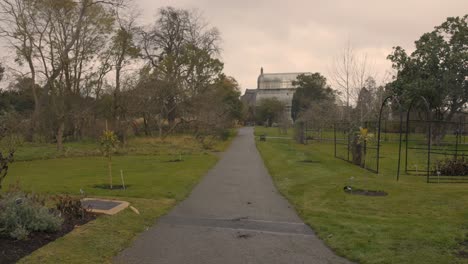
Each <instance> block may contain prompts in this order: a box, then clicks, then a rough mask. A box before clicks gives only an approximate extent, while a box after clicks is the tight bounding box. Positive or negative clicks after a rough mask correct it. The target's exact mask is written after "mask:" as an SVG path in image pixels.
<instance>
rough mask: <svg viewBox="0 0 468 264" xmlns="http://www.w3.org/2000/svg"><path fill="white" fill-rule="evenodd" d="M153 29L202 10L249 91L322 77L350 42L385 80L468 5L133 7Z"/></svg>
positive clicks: (154, 1) (152, 3) (153, 2)
mask: <svg viewBox="0 0 468 264" xmlns="http://www.w3.org/2000/svg"><path fill="white" fill-rule="evenodd" d="M134 1H135V3H136V5H137V6H138V8H139V9H140V10H141V11H142V20H143V21H145V23H151V21H152V20H153V19H154V16H155V14H156V11H157V9H158V8H161V7H164V6H174V7H179V8H187V9H197V10H199V11H200V12H202V14H203V15H204V17H205V19H206V20H207V22H209V23H210V24H211V25H212V26H215V27H217V28H218V29H219V30H220V31H221V34H222V38H223V42H222V49H223V52H222V54H221V55H222V59H223V61H224V63H225V72H226V73H227V74H228V75H231V76H233V77H235V78H236V79H237V80H238V81H239V83H240V84H241V86H242V89H246V88H256V82H257V77H258V75H259V73H260V67H262V66H263V67H264V69H265V72H302V71H307V72H321V73H323V74H324V75H325V76H327V75H328V73H329V69H330V67H331V64H332V62H333V59H334V57H336V56H337V54H339V53H340V51H341V50H342V49H343V48H344V47H345V46H346V43H347V42H348V40H349V41H350V43H351V44H352V46H353V47H354V48H355V50H357V51H359V52H360V53H362V54H364V53H366V54H367V56H368V57H369V58H370V59H371V60H372V61H373V63H372V64H373V65H374V67H375V71H377V72H379V73H380V76H383V75H384V73H385V72H386V71H387V70H389V69H390V63H389V62H388V61H387V60H386V57H387V55H388V54H389V53H390V52H391V50H392V47H393V46H396V45H400V46H403V47H404V48H405V49H407V50H412V49H413V46H414V41H415V40H416V39H418V38H419V37H420V36H421V34H423V33H425V32H429V31H431V30H432V29H433V28H434V26H436V25H439V24H441V23H442V22H443V21H444V20H445V19H446V18H447V17H449V16H462V15H464V14H467V13H468V0H391V1H390V0H385V1H381V0H320V1H318V0H289V1H288V0H281V1H279V0H237V1H234V0H170V1H169V0H134Z"/></svg>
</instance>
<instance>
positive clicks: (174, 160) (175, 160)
mask: <svg viewBox="0 0 468 264" xmlns="http://www.w3.org/2000/svg"><path fill="white" fill-rule="evenodd" d="M182 161H184V160H181V159H173V160H168V161H167V162H182Z"/></svg>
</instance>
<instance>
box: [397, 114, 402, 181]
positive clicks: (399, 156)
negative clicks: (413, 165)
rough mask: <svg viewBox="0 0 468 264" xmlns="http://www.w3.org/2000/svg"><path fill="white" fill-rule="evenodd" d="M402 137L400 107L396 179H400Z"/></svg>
mask: <svg viewBox="0 0 468 264" xmlns="http://www.w3.org/2000/svg"><path fill="white" fill-rule="evenodd" d="M402 138H403V112H402V111H401V109H400V143H399V145H398V169H397V181H400V164H401V140H402Z"/></svg>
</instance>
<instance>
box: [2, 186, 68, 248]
mask: <svg viewBox="0 0 468 264" xmlns="http://www.w3.org/2000/svg"><path fill="white" fill-rule="evenodd" d="M62 223H63V219H62V218H61V217H60V216H59V215H57V214H56V213H55V212H54V211H51V210H50V209H49V208H47V207H46V206H45V205H44V202H43V200H42V199H40V198H38V196H34V195H25V194H23V193H7V194H6V195H5V196H4V197H3V198H2V199H0V236H5V237H9V238H12V239H17V240H24V239H26V238H27V237H28V236H29V234H30V233H31V232H57V231H59V230H60V228H61V226H62Z"/></svg>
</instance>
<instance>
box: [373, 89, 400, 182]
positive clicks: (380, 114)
mask: <svg viewBox="0 0 468 264" xmlns="http://www.w3.org/2000/svg"><path fill="white" fill-rule="evenodd" d="M390 99H393V100H394V101H396V102H397V104H398V112H399V113H400V141H399V146H398V149H399V150H398V169H397V181H398V180H399V179H400V164H401V145H402V144H401V141H402V134H403V131H402V130H403V107H402V105H401V103H400V100H398V97H396V96H394V95H391V96H388V97H387V98H385V100H384V101H383V102H382V106H381V107H380V112H379V129H378V135H377V173H379V167H380V139H381V131H382V130H381V125H382V112H383V109H384V107H385V105H386V104H387V102H388V101H389V100H390Z"/></svg>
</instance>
